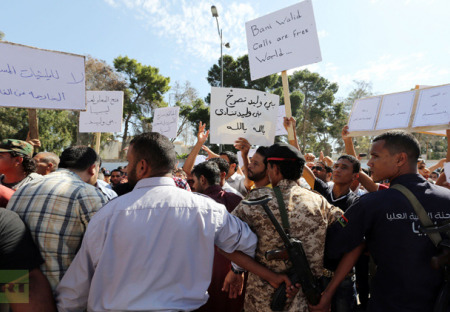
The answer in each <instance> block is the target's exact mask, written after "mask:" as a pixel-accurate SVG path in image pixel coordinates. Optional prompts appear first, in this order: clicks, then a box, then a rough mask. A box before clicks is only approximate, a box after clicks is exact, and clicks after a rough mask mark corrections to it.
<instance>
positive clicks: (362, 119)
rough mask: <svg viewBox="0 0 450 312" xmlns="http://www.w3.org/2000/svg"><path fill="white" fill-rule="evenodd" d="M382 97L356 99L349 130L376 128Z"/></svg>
mask: <svg viewBox="0 0 450 312" xmlns="http://www.w3.org/2000/svg"><path fill="white" fill-rule="evenodd" d="M380 100H381V97H372V98H366V99H360V100H356V101H355V103H354V104H353V109H352V113H351V115H350V119H349V122H348V131H349V132H352V131H367V130H373V129H374V128H375V122H376V120H377V115H378V108H379V107H380Z"/></svg>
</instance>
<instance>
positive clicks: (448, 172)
mask: <svg viewBox="0 0 450 312" xmlns="http://www.w3.org/2000/svg"><path fill="white" fill-rule="evenodd" d="M444 172H445V178H446V179H447V182H448V183H450V162H448V163H445V164H444Z"/></svg>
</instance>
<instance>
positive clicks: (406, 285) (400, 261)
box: [348, 174, 450, 311]
mask: <svg viewBox="0 0 450 312" xmlns="http://www.w3.org/2000/svg"><path fill="white" fill-rule="evenodd" d="M395 184H401V185H404V186H406V187H407V188H408V189H409V190H410V191H412V192H413V193H414V195H415V196H416V197H417V199H418V200H419V202H420V203H421V204H422V205H423V206H424V208H425V210H426V211H427V213H428V215H429V216H430V217H431V220H433V221H436V222H441V221H443V220H442V219H450V209H449V203H450V191H449V190H446V189H444V188H441V187H439V186H435V185H433V184H432V183H429V182H427V181H426V180H425V179H424V178H423V177H421V176H420V175H418V174H406V175H402V176H400V177H397V178H396V179H394V180H392V181H391V188H390V189H386V190H383V191H379V192H376V193H370V194H367V195H365V196H363V197H361V198H360V200H359V201H360V202H359V205H360V206H361V207H363V206H369V207H376V209H375V210H374V209H372V210H371V209H365V210H364V211H361V213H364V214H367V215H366V216H365V217H364V218H365V219H366V220H371V222H373V227H371V228H370V230H369V231H367V232H366V233H365V235H366V240H367V244H368V247H369V252H370V254H371V255H372V257H373V259H374V261H375V263H376V264H377V274H376V276H375V278H374V280H373V282H372V292H371V293H372V298H374V299H375V300H372V302H371V308H372V309H374V311H382V310H384V311H388V310H389V311H431V310H432V307H433V305H434V302H435V300H436V295H437V293H438V292H439V287H440V285H441V284H442V281H443V273H442V272H440V271H437V270H434V269H432V268H431V265H430V261H431V257H433V256H435V255H436V254H437V249H436V247H435V246H434V245H433V244H432V242H431V240H430V239H429V238H428V236H427V235H424V234H422V233H420V232H419V225H420V221H419V220H418V218H417V216H416V213H415V212H414V209H413V208H412V206H411V204H410V203H409V201H408V200H407V198H406V197H405V196H404V195H403V194H402V193H400V192H399V191H397V190H395V189H393V188H392V186H394V185H395ZM357 208H358V207H355V209H357ZM351 209H352V208H351ZM355 213H358V212H356V211H355ZM348 239H350V240H351V239H352V238H351V237H348ZM386 309H387V310H386Z"/></svg>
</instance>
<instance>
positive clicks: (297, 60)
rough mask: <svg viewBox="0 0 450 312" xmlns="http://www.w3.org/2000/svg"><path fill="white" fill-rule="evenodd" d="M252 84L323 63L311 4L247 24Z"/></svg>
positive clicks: (295, 6)
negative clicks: (253, 81)
mask: <svg viewBox="0 0 450 312" xmlns="http://www.w3.org/2000/svg"><path fill="white" fill-rule="evenodd" d="M245 29H246V33H247V46H248V59H249V63H250V76H251V79H252V80H255V79H258V78H262V77H265V76H268V75H271V74H275V73H279V72H281V71H284V70H288V69H291V68H295V67H299V66H302V65H307V64H312V63H317V62H320V61H321V60H322V56H321V54H320V46H319V38H318V36H317V29H316V22H315V20H314V12H313V8H312V3H311V0H306V1H303V2H300V3H297V4H294V5H292V6H289V7H287V8H284V9H282V10H279V11H276V12H273V13H271V14H268V15H265V16H262V17H260V18H257V19H255V20H252V21H249V22H247V23H245Z"/></svg>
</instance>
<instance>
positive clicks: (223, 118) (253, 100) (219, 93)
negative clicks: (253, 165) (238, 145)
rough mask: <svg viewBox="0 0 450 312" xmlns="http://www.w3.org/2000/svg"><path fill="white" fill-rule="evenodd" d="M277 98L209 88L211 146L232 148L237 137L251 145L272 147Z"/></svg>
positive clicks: (258, 93) (263, 93)
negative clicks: (228, 146)
mask: <svg viewBox="0 0 450 312" xmlns="http://www.w3.org/2000/svg"><path fill="white" fill-rule="evenodd" d="M279 102H280V98H279V96H278V95H275V94H270V93H266V92H262V91H255V90H248V89H236V88H232V89H231V88H216V87H212V88H211V112H210V115H211V132H210V136H211V143H215V144H233V143H234V142H235V141H236V140H237V139H238V138H239V137H243V138H246V139H247V140H248V141H249V142H250V144H253V145H264V146H268V145H272V144H273V142H274V138H275V129H276V123H277V113H278V104H279Z"/></svg>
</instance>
